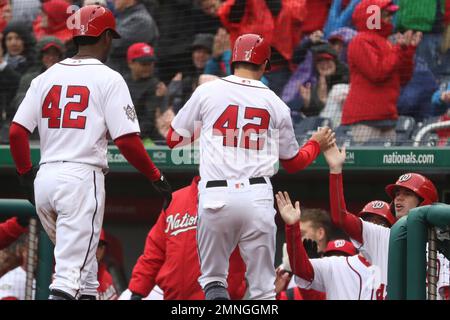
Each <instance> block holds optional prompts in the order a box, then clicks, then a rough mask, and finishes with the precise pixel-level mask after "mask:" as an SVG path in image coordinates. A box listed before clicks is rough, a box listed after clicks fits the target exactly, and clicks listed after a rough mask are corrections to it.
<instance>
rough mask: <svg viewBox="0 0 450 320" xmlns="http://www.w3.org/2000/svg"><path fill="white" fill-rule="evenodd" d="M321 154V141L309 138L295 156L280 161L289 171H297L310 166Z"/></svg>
mask: <svg viewBox="0 0 450 320" xmlns="http://www.w3.org/2000/svg"><path fill="white" fill-rule="evenodd" d="M319 154H320V146H319V143H318V142H317V141H315V140H309V141H307V142H306V143H305V144H304V145H303V147H301V148H300V149H299V150H298V152H297V154H296V155H295V157H293V158H291V159H287V160H286V159H284V160H283V159H280V163H281V165H282V166H283V168H284V169H285V170H286V171H287V172H288V173H295V172H297V171H300V170H302V169H304V168H306V167H307V166H309V165H310V164H311V163H312V162H313V161H314V160H315V159H316V158H317V156H318V155H319Z"/></svg>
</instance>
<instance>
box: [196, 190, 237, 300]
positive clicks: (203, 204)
mask: <svg viewBox="0 0 450 320" xmlns="http://www.w3.org/2000/svg"><path fill="white" fill-rule="evenodd" d="M211 189H214V190H209V189H206V190H203V191H201V192H200V196H199V207H198V220H197V249H198V254H199V259H200V271H201V276H200V277H199V283H200V286H201V287H202V288H203V290H204V291H205V298H206V299H207V300H218V299H229V295H228V292H227V290H226V288H227V276H228V265H229V258H230V255H231V252H232V251H233V250H234V248H235V247H236V245H237V242H238V239H239V233H238V232H239V225H237V226H236V225H235V224H236V223H237V221H236V218H235V216H236V215H234V214H233V210H232V209H233V208H232V203H230V199H229V197H228V194H227V192H226V188H222V187H218V188H211ZM236 201H239V200H238V199H236Z"/></svg>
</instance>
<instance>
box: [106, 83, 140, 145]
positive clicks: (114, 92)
mask: <svg viewBox="0 0 450 320" xmlns="http://www.w3.org/2000/svg"><path fill="white" fill-rule="evenodd" d="M105 94H106V96H105V105H104V110H103V112H104V115H105V121H106V126H107V127H108V130H109V133H110V135H111V138H112V139H113V140H115V139H117V138H118V137H120V136H123V135H126V134H130V133H140V129H139V121H138V118H137V115H136V110H135V109H134V104H133V101H132V99H131V95H130V91H129V90H128V86H127V84H126V82H125V80H124V79H123V78H122V77H120V79H118V80H115V81H113V82H112V83H111V85H110V86H109V87H108V88H107V90H106V92H105Z"/></svg>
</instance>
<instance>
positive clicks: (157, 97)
mask: <svg viewBox="0 0 450 320" xmlns="http://www.w3.org/2000/svg"><path fill="white" fill-rule="evenodd" d="M394 2H395V3H396V4H397V5H399V8H398V7H395V6H394V5H392V3H391V2H390V1H384V0H370V1H368V0H363V1H361V0H351V1H349V0H226V1H221V0H185V1H158V0H141V1H128V2H123V3H122V2H120V3H119V2H115V1H111V0H99V1H94V0H85V1H84V2H83V3H82V2H81V1H68V2H65V1H64V0H51V1H42V3H41V2H40V1H38V0H2V1H1V4H0V32H2V38H3V39H2V49H1V50H2V51H1V52H0V84H1V85H0V116H1V122H0V127H1V130H0V141H1V142H2V143H8V128H9V124H10V122H11V120H12V119H13V117H14V114H15V111H16V110H17V107H18V106H19V104H20V103H21V101H22V99H23V98H24V96H25V93H26V91H27V89H28V87H29V85H30V82H31V80H32V79H33V78H34V77H36V76H37V75H39V74H40V73H42V72H44V71H45V70H46V69H47V68H48V67H50V66H51V65H52V64H54V63H56V62H57V61H59V60H61V59H63V58H65V57H70V56H73V55H74V54H75V52H76V48H75V45H74V44H73V41H72V39H71V30H69V29H68V28H67V26H69V27H70V26H72V24H71V23H67V21H68V17H69V15H70V14H71V13H72V12H74V11H75V10H76V9H77V8H78V7H79V6H81V5H83V4H92V3H97V4H100V5H104V6H107V7H108V8H110V9H111V10H112V11H113V12H114V14H115V15H116V20H117V31H118V32H119V33H120V34H121V35H122V38H121V39H118V40H114V42H113V45H112V49H111V53H110V55H109V59H108V62H107V64H108V65H109V66H110V67H112V68H114V69H115V70H117V71H119V72H120V73H121V74H122V75H123V76H124V78H125V80H126V81H127V84H128V86H129V88H130V91H131V95H132V98H133V101H134V103H135V107H136V110H137V114H138V118H139V121H140V125H141V131H142V136H143V139H144V140H145V143H146V145H152V144H153V143H157V144H165V142H164V138H165V136H166V135H167V132H168V128H169V125H170V121H171V120H172V118H173V116H174V114H176V113H177V112H178V110H179V109H180V108H181V107H182V106H183V104H184V103H185V102H186V101H187V100H188V99H189V97H190V95H191V94H192V92H193V90H194V89H195V88H196V87H197V86H198V85H200V84H202V83H204V82H207V81H210V80H212V79H215V78H216V77H223V76H227V75H229V74H230V73H231V70H230V69H231V68H230V58H231V49H232V47H233V44H234V41H235V40H236V38H237V37H238V35H240V34H242V33H258V34H260V35H262V36H263V37H264V38H265V39H267V40H268V41H269V42H270V43H271V47H272V55H271V63H272V70H271V71H269V72H267V73H266V74H265V75H264V77H263V79H262V81H263V82H264V83H265V84H267V85H268V86H269V88H271V89H272V90H273V91H274V92H275V93H276V94H277V95H278V96H280V97H281V98H282V100H283V101H284V102H285V103H286V104H287V105H288V106H289V107H290V109H291V112H292V119H293V122H294V130H295V132H296V135H297V137H298V140H299V141H300V142H303V141H305V140H306V139H307V138H308V137H309V136H310V135H311V133H312V132H313V131H314V130H316V129H317V127H320V126H325V125H327V126H330V127H332V128H333V129H334V130H335V131H336V135H337V138H338V143H339V144H341V145H342V144H347V145H357V146H366V145H367V146H392V147H395V146H412V145H414V142H413V141H414V138H415V137H416V135H417V133H418V131H419V130H420V129H421V128H423V127H424V126H426V125H429V124H431V123H436V122H441V121H444V120H447V119H449V116H448V115H447V109H448V107H449V105H450V81H449V79H450V51H449V47H450V27H449V22H450V10H449V7H450V4H449V3H450V1H446V0H430V1H420V0H397V1H394ZM390 4H391V5H390ZM419 32H421V33H422V35H420V34H419ZM49 36H50V37H49ZM136 43H141V44H140V45H136ZM142 43H147V44H148V45H150V47H148V46H145V45H144V44H142ZM133 45H134V46H133ZM130 47H131V48H130ZM74 99H75V97H74ZM224 103H229V102H226V101H224ZM60 108H63V106H60ZM35 131H37V130H35ZM449 132H450V131H449V129H448V127H444V128H439V129H437V130H431V131H429V132H427V133H426V134H425V135H424V136H422V137H421V141H419V142H417V143H416V145H425V146H427V145H428V146H435V145H439V146H445V145H447V143H448V137H449V136H450V134H449ZM32 138H33V139H38V134H37V132H35V133H34V134H33V136H32Z"/></svg>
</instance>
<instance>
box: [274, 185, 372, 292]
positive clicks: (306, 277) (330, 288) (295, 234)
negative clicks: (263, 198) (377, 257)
mask: <svg viewBox="0 0 450 320" xmlns="http://www.w3.org/2000/svg"><path fill="white" fill-rule="evenodd" d="M276 199H277V204H278V208H279V210H280V214H281V217H282V218H283V220H284V222H285V223H286V243H287V251H288V255H289V261H290V265H291V268H292V272H293V273H294V274H295V281H296V283H297V285H298V286H299V287H301V288H304V289H314V290H318V291H323V292H326V295H327V300H374V299H375V290H376V289H377V288H378V287H379V282H380V276H379V271H378V270H377V269H378V268H377V267H375V266H372V265H371V264H370V262H368V261H367V260H366V259H365V258H364V257H363V256H362V255H361V254H357V251H356V249H355V248H354V247H353V245H352V244H351V243H350V242H347V241H345V240H335V241H330V242H329V244H328V246H327V249H328V251H332V250H333V248H328V247H330V243H331V244H332V245H333V246H334V248H335V249H336V248H342V247H347V248H346V251H348V252H351V253H352V255H350V256H326V257H323V258H319V259H309V258H308V255H307V253H306V250H305V248H304V247H303V243H302V240H301V233H300V226H299V224H300V216H301V210H300V203H299V202H298V201H297V202H296V203H295V207H294V206H293V205H292V202H291V199H290V198H289V194H288V193H287V192H284V194H283V193H282V192H278V193H277V194H276Z"/></svg>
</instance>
